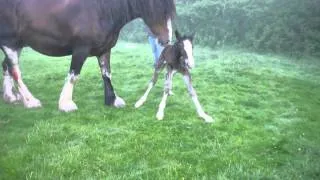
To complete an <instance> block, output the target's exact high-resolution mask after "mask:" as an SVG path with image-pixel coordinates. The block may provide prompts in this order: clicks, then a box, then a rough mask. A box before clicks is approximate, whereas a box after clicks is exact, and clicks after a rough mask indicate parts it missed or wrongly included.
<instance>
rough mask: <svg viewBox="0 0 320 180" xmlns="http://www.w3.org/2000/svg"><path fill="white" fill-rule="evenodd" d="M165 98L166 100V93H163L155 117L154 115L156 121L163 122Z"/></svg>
mask: <svg viewBox="0 0 320 180" xmlns="http://www.w3.org/2000/svg"><path fill="white" fill-rule="evenodd" d="M167 98H168V94H167V93H166V92H164V93H163V97H162V100H161V103H160V105H159V109H158V112H157V115H156V117H157V119H158V120H163V117H164V109H165V108H166V102H167Z"/></svg>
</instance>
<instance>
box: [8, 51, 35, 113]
mask: <svg viewBox="0 0 320 180" xmlns="http://www.w3.org/2000/svg"><path fill="white" fill-rule="evenodd" d="M2 48H3V51H4V53H5V55H6V58H7V60H8V61H7V65H8V64H10V67H11V68H9V70H10V71H11V72H10V74H11V75H12V77H13V79H14V80H15V82H16V83H17V85H18V91H19V93H20V95H21V99H22V102H23V104H24V106H25V107H26V108H36V107H41V103H40V101H39V100H38V99H36V98H35V97H33V95H32V94H31V93H30V91H29V90H28V88H27V86H26V85H25V84H24V82H23V80H22V77H21V71H20V68H19V56H20V52H21V48H20V49H19V48H10V47H6V46H3V47H2ZM5 78H7V79H5V80H7V81H10V78H8V77H5ZM8 84H9V85H8V86H7V87H8V88H9V89H10V88H11V87H12V86H11V85H10V82H9V83H8ZM11 90H12V88H11ZM9 94H10V92H9Z"/></svg>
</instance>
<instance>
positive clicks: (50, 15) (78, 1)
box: [0, 0, 175, 111]
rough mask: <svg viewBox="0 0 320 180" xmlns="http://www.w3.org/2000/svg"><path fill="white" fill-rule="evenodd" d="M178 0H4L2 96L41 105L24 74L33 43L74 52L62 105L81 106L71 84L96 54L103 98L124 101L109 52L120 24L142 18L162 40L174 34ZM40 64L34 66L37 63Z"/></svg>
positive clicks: (0, 8) (0, 5)
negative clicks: (24, 57) (22, 59)
mask: <svg viewBox="0 0 320 180" xmlns="http://www.w3.org/2000/svg"><path fill="white" fill-rule="evenodd" d="M174 15H175V4H174V0H0V48H1V49H2V51H3V52H4V54H5V60H4V62H3V64H2V65H3V74H4V99H5V100H6V101H9V102H12V101H15V100H18V95H15V92H14V91H13V88H14V84H13V83H11V81H12V80H11V79H10V78H11V77H13V79H14V80H15V81H16V83H17V85H18V94H19V95H21V98H22V101H23V103H24V105H25V106H26V107H38V106H41V104H40V101H38V100H37V99H36V98H34V97H33V96H32V94H31V93H30V92H29V91H28V89H27V87H26V86H25V85H24V83H23V81H22V79H21V73H20V70H19V66H18V58H19V55H20V52H21V49H22V48H23V47H25V46H29V47H31V48H33V49H34V50H36V51H38V52H40V53H42V54H45V55H49V56H65V55H72V61H71V66H70V72H69V75H68V77H67V80H66V83H65V86H64V88H63V90H62V92H61V95H60V100H59V108H60V110H62V111H72V110H75V109H77V107H76V105H75V104H74V103H73V101H72V89H73V84H74V82H75V81H76V79H77V76H78V75H79V74H80V71H81V68H82V65H83V63H84V61H85V60H86V58H87V57H88V56H96V57H97V58H98V61H99V65H100V68H101V73H102V77H103V80H104V84H105V103H106V104H107V105H114V106H122V105H124V101H123V100H122V99H121V98H119V97H117V96H116V95H115V93H114V90H113V87H112V84H111V70H110V63H109V60H110V52H111V48H112V47H113V46H114V45H115V44H116V42H117V39H118V36H119V33H120V30H121V29H122V27H123V26H124V25H125V24H127V23H128V22H130V21H131V20H133V19H136V18H142V19H143V20H144V22H145V23H146V25H147V26H149V28H150V29H151V31H152V32H153V33H154V34H155V35H156V36H157V37H158V38H159V41H160V42H161V43H162V44H166V43H167V42H168V41H169V40H170V36H171V35H170V34H171V31H172V30H171V26H170V25H171V18H173V16H174ZM35 69H36V68H35Z"/></svg>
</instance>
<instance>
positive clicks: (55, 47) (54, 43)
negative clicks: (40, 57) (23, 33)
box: [23, 34, 72, 56]
mask: <svg viewBox="0 0 320 180" xmlns="http://www.w3.org/2000/svg"><path fill="white" fill-rule="evenodd" d="M23 42H24V44H25V45H26V46H30V47H31V48H32V49H34V50H36V51H38V52H39V53H41V54H44V55H48V56H67V55H71V54H72V46H71V45H70V44H69V43H67V42H65V41H64V40H62V39H61V40H58V39H54V38H51V37H48V36H41V35H39V34H37V35H36V36H32V35H30V36H28V37H26V38H23Z"/></svg>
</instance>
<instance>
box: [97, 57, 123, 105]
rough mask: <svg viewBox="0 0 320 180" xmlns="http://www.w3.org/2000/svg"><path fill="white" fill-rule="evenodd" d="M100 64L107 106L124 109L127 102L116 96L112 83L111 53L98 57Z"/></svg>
mask: <svg viewBox="0 0 320 180" xmlns="http://www.w3.org/2000/svg"><path fill="white" fill-rule="evenodd" d="M98 62H99V66H100V70H101V75H102V79H103V82H104V95H105V105H109V106H111V105H113V106H114V107H118V108H120V107H124V106H125V105H126V103H125V101H124V100H123V99H122V98H121V97H119V96H117V95H116V93H115V91H114V89H113V86H112V83H111V68H110V51H107V52H106V53H105V54H103V55H102V56H100V57H98Z"/></svg>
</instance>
